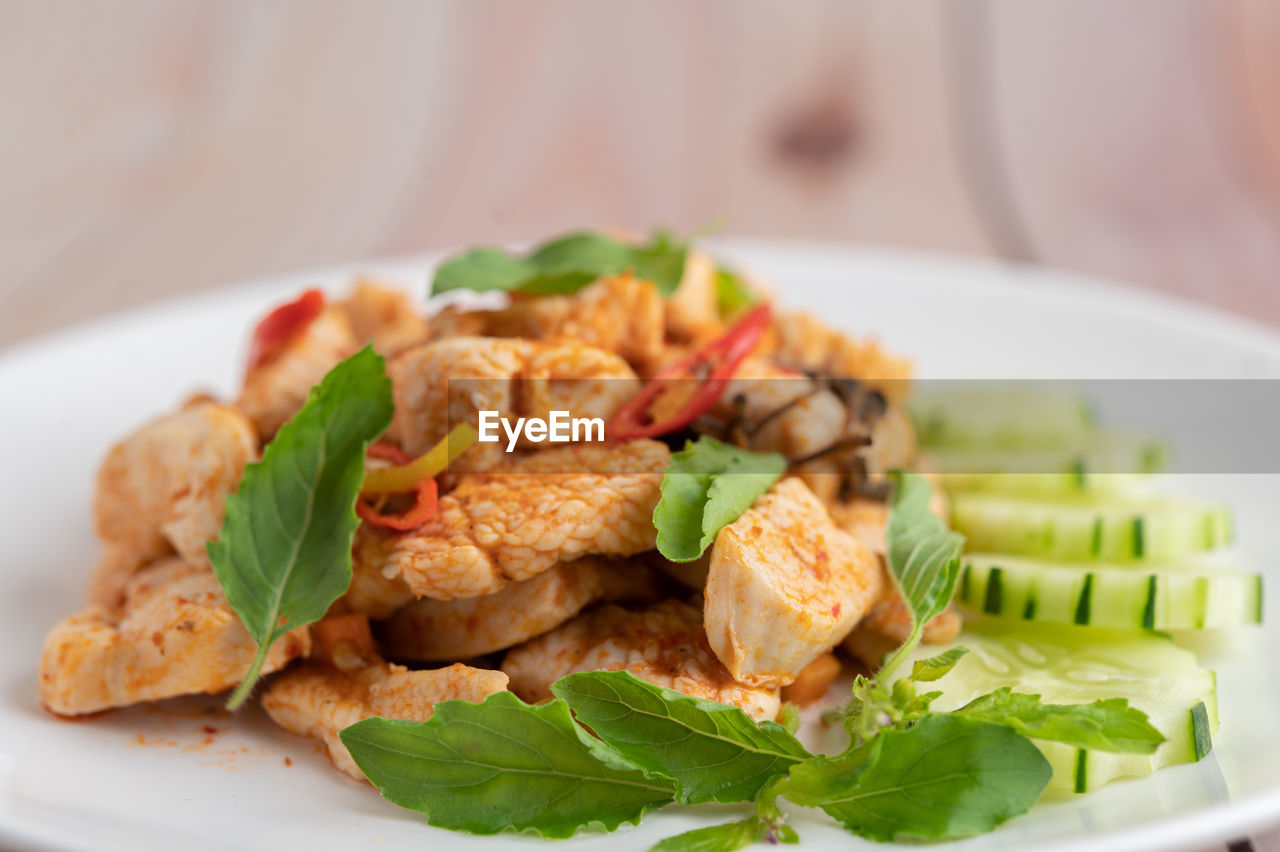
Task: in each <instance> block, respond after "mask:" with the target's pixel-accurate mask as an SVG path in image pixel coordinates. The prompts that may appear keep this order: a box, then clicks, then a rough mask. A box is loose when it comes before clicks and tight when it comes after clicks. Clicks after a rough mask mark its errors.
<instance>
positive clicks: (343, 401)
mask: <svg viewBox="0 0 1280 852" xmlns="http://www.w3.org/2000/svg"><path fill="white" fill-rule="evenodd" d="M384 366H385V364H384V362H383V359H382V356H381V355H378V354H377V353H375V352H374V351H373V349H371V348H367V347H366V348H365V349H364V350H362V351H360V352H358V353H356V354H355V355H352V356H351V357H350V358H348V359H346V360H345V361H343V362H342V363H340V364H338V365H337V366H336V367H334V368H333V369H332V370H331V371H329V374H328V375H327V376H325V377H324V380H323V381H322V382H320V384H319V385H317V386H316V387H315V388H313V389H312V390H311V394H310V396H309V397H308V398H307V402H306V404H305V405H303V406H302V408H301V409H300V410H299V411H298V413H297V414H295V415H294V417H293V419H292V420H290V421H289V422H288V423H286V424H285V425H284V426H282V427H280V431H279V432H277V433H276V436H275V439H274V440H273V441H272V442H271V443H270V444H268V445H267V448H266V450H265V451H264V452H263V454H262V460H261V461H259V462H255V463H253V464H251V465H249V466H248V467H246V468H245V471H244V478H243V479H242V480H241V481H240V486H239V488H238V489H237V490H236V493H235V494H232V495H229V496H228V497H227V510H226V516H225V518H224V519H223V522H222V530H221V532H220V533H219V535H218V539H217V540H216V541H211V542H209V544H208V546H207V550H208V553H209V561H210V562H211V563H212V564H213V571H214V573H215V574H216V575H217V577H218V582H219V583H221V584H222V589H223V591H224V592H225V593H226V596H227V601H228V602H229V603H230V604H231V607H232V608H233V609H234V610H235V611H236V614H237V615H239V616H240V620H241V621H243V622H244V626H245V628H246V629H248V631H249V635H250V636H252V637H253V639H254V641H256V642H257V643H258V650H257V653H256V654H255V655H254V657H253V660H252V662H251V663H250V664H249V669H248V671H247V672H246V673H245V676H244V679H243V680H241V682H240V685H239V686H238V687H236V689H235V691H234V692H233V693H232V694H231V699H230V700H229V701H228V702H227V707H228V708H229V709H232V710H234V709H236V708H237V707H239V706H240V705H241V704H242V703H244V700H245V698H247V697H248V696H249V693H250V692H251V691H252V690H253V685H254V683H255V682H256V681H257V679H258V676H259V674H260V673H261V671H262V664H263V662H264V661H265V660H266V658H267V651H268V650H269V649H270V647H271V645H272V643H274V642H275V641H276V640H277V639H279V638H280V637H281V636H283V635H284V634H285V633H287V632H288V631H290V630H292V629H294V628H296V627H301V626H303V625H306V624H311V623H312V622H314V621H317V620H319V619H320V618H322V617H323V616H324V614H325V612H326V611H327V610H328V609H329V605H330V604H332V603H333V602H334V601H335V600H337V599H338V598H339V597H340V596H341V595H342V594H343V593H344V592H346V591H347V587H348V586H350V585H351V540H352V537H353V536H354V535H355V530H356V525H357V523H358V520H357V518H356V513H355V502H356V496H357V495H358V494H359V492H360V482H361V480H362V479H363V478H364V453H365V448H366V447H367V446H368V444H369V442H370V441H372V440H373V439H374V438H376V437H377V436H378V435H379V434H381V433H382V431H383V430H384V429H386V428H387V425H388V424H389V423H390V422H391V411H392V402H391V381H390V380H389V379H388V378H387V376H386V372H385V370H384Z"/></svg>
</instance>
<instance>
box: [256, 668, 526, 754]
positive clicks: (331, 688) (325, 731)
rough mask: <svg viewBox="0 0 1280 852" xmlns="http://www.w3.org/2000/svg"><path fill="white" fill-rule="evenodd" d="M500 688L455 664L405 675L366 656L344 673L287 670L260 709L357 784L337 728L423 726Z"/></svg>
mask: <svg viewBox="0 0 1280 852" xmlns="http://www.w3.org/2000/svg"><path fill="white" fill-rule="evenodd" d="M506 687H507V676H506V675H504V674H503V673H502V672H497V671H490V670H488V669H474V668H471V667H470V666H464V665H462V664H461V663H455V664H454V665H452V666H448V667H447V668H443V669H434V670H431V671H410V670H409V669H406V668H405V667H404V666H397V665H395V664H394V663H388V662H385V661H383V660H381V659H379V658H377V657H375V656H373V655H370V658H366V659H363V660H358V661H357V664H356V665H354V666H352V667H351V668H348V669H346V670H342V669H339V668H338V667H336V666H335V665H334V664H332V663H329V662H318V661H313V662H308V663H306V664H305V665H303V666H301V667H299V668H296V669H291V670H290V671H287V672H285V673H284V674H282V675H280V676H279V677H278V678H276V679H275V680H274V681H272V683H271V685H270V686H269V687H268V688H267V691H266V692H265V693H264V694H263V696H262V707H263V709H264V710H266V711H267V715H269V716H270V717H271V718H272V720H274V721H275V723H276V724H277V725H279V726H280V727H282V728H284V729H285V730H287V731H290V732H292V733H295V734H300V735H302V736H304V737H312V738H314V739H317V740H320V741H321V742H323V743H324V744H325V747H326V748H327V749H328V750H329V759H330V760H332V761H333V764H334V766H336V767H338V768H339V769H341V770H342V771H343V772H345V773H347V774H348V775H350V776H352V777H354V778H359V779H363V778H364V773H362V772H361V771H360V768H359V767H357V766H356V763H355V761H354V760H352V759H351V753H350V752H349V751H347V747H346V746H344V745H343V744H342V740H341V739H339V738H338V733H339V732H340V731H341V730H342V729H343V728H346V727H348V726H350V725H354V724H355V723H356V722H359V721H360V720H361V719H367V718H369V717H370V716H381V717H383V718H386V719H409V720H411V721H418V722H424V721H426V720H427V719H430V718H431V716H432V714H433V712H434V711H435V705H437V704H439V703H440V702H441V701H449V700H451V699H455V698H459V699H462V700H463V701H475V702H479V701H483V700H484V699H485V698H486V697H487V696H489V695H492V694H493V693H495V692H501V691H503V690H504V689H506Z"/></svg>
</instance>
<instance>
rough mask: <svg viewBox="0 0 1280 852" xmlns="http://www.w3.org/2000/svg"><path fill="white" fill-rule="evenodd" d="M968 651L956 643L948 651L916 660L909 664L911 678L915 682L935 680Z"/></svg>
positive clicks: (951, 667)
mask: <svg viewBox="0 0 1280 852" xmlns="http://www.w3.org/2000/svg"><path fill="white" fill-rule="evenodd" d="M967 653H969V649H968V648H966V647H964V646H963V645H958V646H957V647H955V648H952V649H950V650H948V651H943V652H942V653H941V654H938V655H937V656H935V657H927V658H926V659H923V660H916V661H915V663H914V664H913V665H912V666H911V679H912V680H914V681H915V682H916V683H927V682H930V681H935V680H938V679H939V678H941V677H942V676H943V675H945V674H946V673H947V672H949V671H951V670H952V669H953V668H955V667H956V663H958V662H960V658H961V657H963V656H964V655H965V654H967Z"/></svg>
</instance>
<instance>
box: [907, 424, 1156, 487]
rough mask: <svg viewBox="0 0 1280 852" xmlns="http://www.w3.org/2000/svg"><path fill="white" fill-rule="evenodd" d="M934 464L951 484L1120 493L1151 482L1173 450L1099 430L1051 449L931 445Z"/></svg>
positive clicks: (953, 485) (932, 463)
mask: <svg viewBox="0 0 1280 852" xmlns="http://www.w3.org/2000/svg"><path fill="white" fill-rule="evenodd" d="M927 453H928V459H929V465H930V468H931V469H932V470H935V471H937V472H938V473H940V474H942V483H943V485H944V486H946V487H947V488H948V489H953V490H964V491H979V490H980V491H994V492H999V493H1010V494H1043V495H1048V496H1058V495H1067V496H1071V495H1079V494H1115V493H1124V492H1125V491H1128V490H1131V489H1133V487H1134V486H1135V485H1148V484H1149V483H1150V481H1151V479H1152V477H1151V476H1150V474H1153V473H1157V472H1159V471H1160V470H1162V469H1163V468H1164V465H1165V460H1166V458H1167V455H1168V452H1167V450H1166V448H1165V445H1164V444H1163V443H1161V442H1159V441H1155V440H1151V439H1148V438H1141V437H1138V436H1135V435H1120V434H1114V433H1108V432H1095V433H1092V434H1090V435H1088V436H1086V437H1085V438H1083V439H1081V440H1078V441H1075V442H1073V443H1072V444H1070V445H1067V446H1061V447H1052V448H1047V449H1007V448H1000V447H977V448H931V449H929V450H927Z"/></svg>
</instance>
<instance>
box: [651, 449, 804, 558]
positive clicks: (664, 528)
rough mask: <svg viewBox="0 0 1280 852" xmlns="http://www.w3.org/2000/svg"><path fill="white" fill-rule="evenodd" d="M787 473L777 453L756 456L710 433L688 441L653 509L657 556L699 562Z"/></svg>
mask: <svg viewBox="0 0 1280 852" xmlns="http://www.w3.org/2000/svg"><path fill="white" fill-rule="evenodd" d="M786 469H787V460H786V459H784V458H783V457H782V456H781V455H779V454H778V453H753V452H751V451H750V450H744V449H741V448H739V447H733V446H730V445H729V444H725V443H722V442H721V441H717V440H716V439H715V438H712V437H710V436H707V435H702V436H701V437H699V438H698V440H697V441H687V442H685V445H684V449H683V450H681V451H680V452H678V453H675V454H673V455H672V456H671V464H670V466H669V467H668V468H667V472H666V474H665V475H664V476H663V477H662V489H661V493H662V499H661V500H659V501H658V505H657V507H656V508H655V509H654V510H653V525H654V526H655V527H657V529H658V552H659V553H661V554H662V555H663V556H665V557H666V558H668V559H670V560H671V561H672V562H690V561H692V560H694V559H697V558H698V557H700V556H701V555H702V554H703V553H704V552H705V551H706V549H707V548H708V547H710V546H711V544H712V542H714V541H715V540H716V533H718V532H720V530H722V529H724V528H725V527H726V526H728V525H729V524H731V523H733V522H734V521H736V520H737V519H738V517H739V516H740V515H741V514H742V513H743V512H745V511H746V510H747V509H750V508H751V504H752V503H754V502H755V501H756V498H758V497H759V496H760V495H761V494H763V493H765V492H766V491H768V490H769V489H770V488H772V487H773V484H774V483H775V482H777V481H778V478H779V477H780V476H782V474H783V473H784V472H785V471H786Z"/></svg>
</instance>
